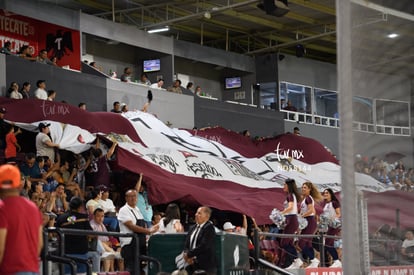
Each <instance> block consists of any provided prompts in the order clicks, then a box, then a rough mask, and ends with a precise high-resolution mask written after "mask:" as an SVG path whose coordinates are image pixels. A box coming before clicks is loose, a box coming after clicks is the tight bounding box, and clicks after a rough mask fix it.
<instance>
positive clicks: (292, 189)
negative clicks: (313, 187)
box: [280, 179, 303, 269]
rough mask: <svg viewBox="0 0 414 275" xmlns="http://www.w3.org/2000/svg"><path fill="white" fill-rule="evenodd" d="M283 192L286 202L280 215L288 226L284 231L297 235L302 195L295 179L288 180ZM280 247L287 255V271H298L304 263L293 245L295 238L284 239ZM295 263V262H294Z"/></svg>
mask: <svg viewBox="0 0 414 275" xmlns="http://www.w3.org/2000/svg"><path fill="white" fill-rule="evenodd" d="M283 191H284V192H285V193H286V200H285V202H284V203H283V205H284V209H283V211H281V212H280V213H281V214H282V215H284V216H285V218H286V226H285V228H284V230H283V233H285V234H295V233H296V231H297V230H298V227H299V224H298V219H297V214H298V207H297V201H298V200H299V199H300V198H301V196H300V193H299V191H298V189H297V187H296V182H295V180H294V179H287V180H286V181H285V184H284V185H283ZM280 246H281V247H282V248H283V249H284V250H285V251H286V253H287V257H286V258H287V260H286V263H285V264H286V265H289V264H290V263H292V264H290V265H289V266H288V267H287V268H286V269H298V268H300V267H301V266H302V264H303V261H302V260H301V259H300V258H299V257H298V252H297V251H296V248H295V246H294V244H293V238H292V237H290V238H282V239H281V241H280ZM292 261H293V262H292Z"/></svg>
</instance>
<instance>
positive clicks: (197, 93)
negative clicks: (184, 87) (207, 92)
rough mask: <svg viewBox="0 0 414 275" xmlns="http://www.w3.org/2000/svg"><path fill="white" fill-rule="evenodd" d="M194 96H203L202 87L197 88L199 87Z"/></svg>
mask: <svg viewBox="0 0 414 275" xmlns="http://www.w3.org/2000/svg"><path fill="white" fill-rule="evenodd" d="M194 94H196V95H198V96H201V95H203V92H202V91H201V87H200V86H197V87H196V88H195V91H194Z"/></svg>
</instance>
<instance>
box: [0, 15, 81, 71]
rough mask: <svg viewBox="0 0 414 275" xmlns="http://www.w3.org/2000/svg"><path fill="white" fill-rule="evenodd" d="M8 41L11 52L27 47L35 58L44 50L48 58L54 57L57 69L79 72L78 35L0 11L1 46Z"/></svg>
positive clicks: (62, 28) (67, 29) (53, 25)
mask: <svg viewBox="0 0 414 275" xmlns="http://www.w3.org/2000/svg"><path fill="white" fill-rule="evenodd" d="M7 41H9V42H11V52H13V53H18V52H19V49H20V48H21V47H22V46H24V45H27V46H29V48H30V54H31V55H32V56H34V57H35V56H37V55H38V54H39V51H40V50H42V49H46V50H47V52H48V57H49V59H52V58H53V57H56V59H57V61H56V63H57V65H58V66H61V67H62V66H69V67H70V68H71V69H75V70H80V32H79V31H78V30H73V29H69V28H65V27H62V26H58V25H55V24H50V23H46V22H43V21H39V20H36V19H33V18H30V17H26V16H22V15H18V14H15V13H12V12H9V11H6V10H2V9H0V46H1V47H3V46H4V43H5V42H7Z"/></svg>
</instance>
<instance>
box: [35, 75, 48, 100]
mask: <svg viewBox="0 0 414 275" xmlns="http://www.w3.org/2000/svg"><path fill="white" fill-rule="evenodd" d="M36 86H37V89H36V91H35V92H34V95H35V97H36V98H38V99H42V100H47V92H46V81H45V80H38V81H37V82H36Z"/></svg>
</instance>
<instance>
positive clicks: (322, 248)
mask: <svg viewBox="0 0 414 275" xmlns="http://www.w3.org/2000/svg"><path fill="white" fill-rule="evenodd" d="M319 251H320V253H319V254H320V256H319V257H320V259H321V267H324V266H325V236H324V234H323V232H319Z"/></svg>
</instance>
